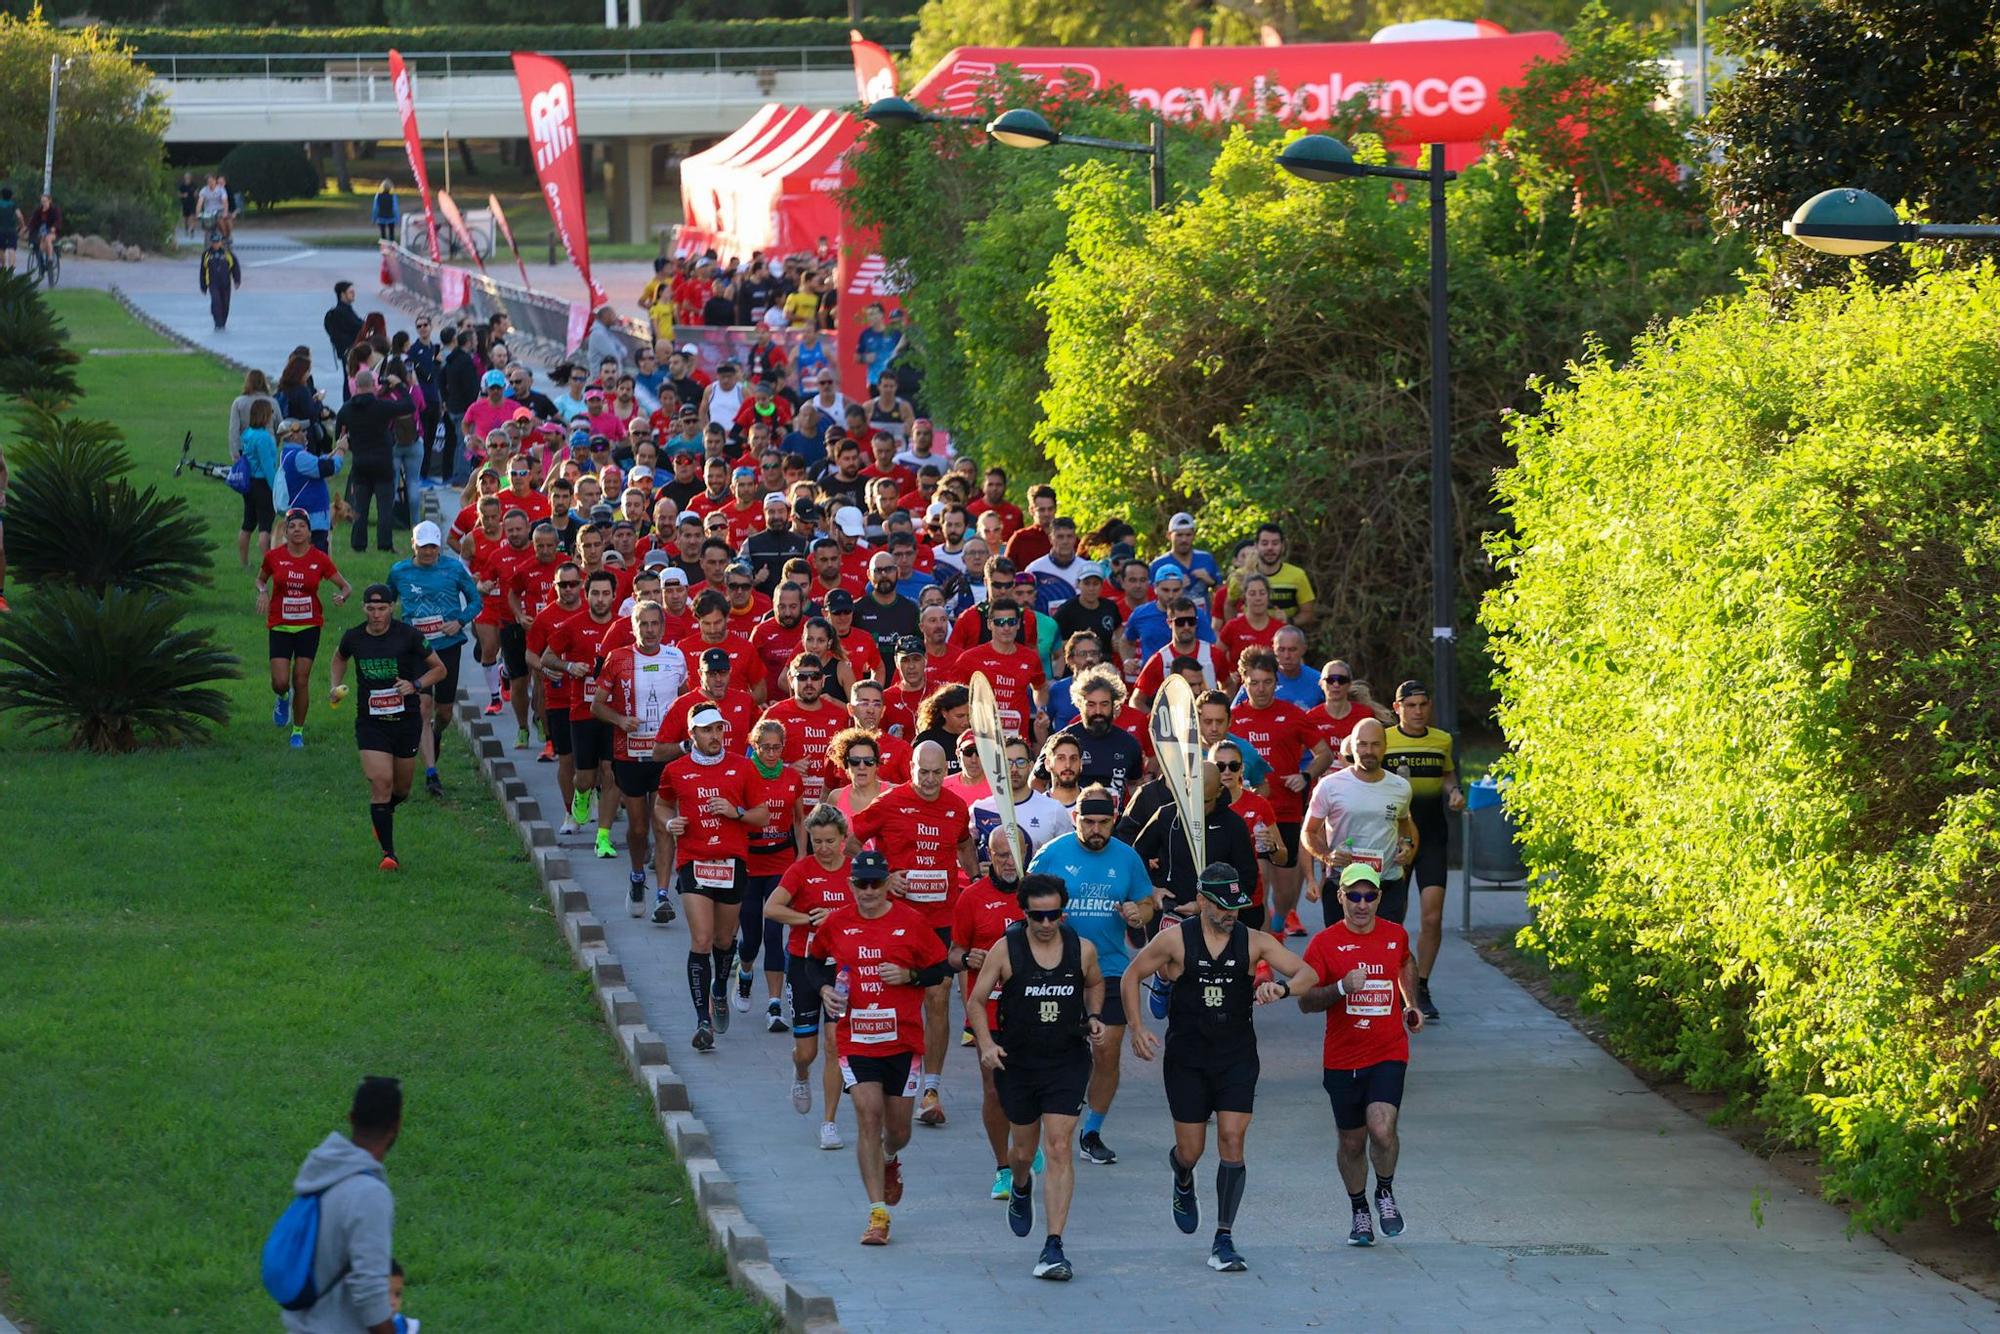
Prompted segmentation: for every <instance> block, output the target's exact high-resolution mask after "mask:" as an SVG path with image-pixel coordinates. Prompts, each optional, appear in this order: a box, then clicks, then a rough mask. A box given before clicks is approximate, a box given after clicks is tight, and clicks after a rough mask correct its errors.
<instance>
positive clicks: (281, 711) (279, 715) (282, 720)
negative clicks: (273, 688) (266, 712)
mask: <svg viewBox="0 0 2000 1334" xmlns="http://www.w3.org/2000/svg"><path fill="white" fill-rule="evenodd" d="M291 720H292V697H291V696H290V695H280V696H278V702H277V703H276V704H273V705H272V706H271V726H273V727H283V726H284V725H285V724H286V723H288V722H290V721H291Z"/></svg>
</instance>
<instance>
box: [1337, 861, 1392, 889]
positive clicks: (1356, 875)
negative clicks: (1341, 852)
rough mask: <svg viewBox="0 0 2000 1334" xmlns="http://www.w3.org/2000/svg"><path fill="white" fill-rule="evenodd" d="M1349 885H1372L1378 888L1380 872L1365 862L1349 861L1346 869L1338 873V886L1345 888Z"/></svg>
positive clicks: (1379, 885)
mask: <svg viewBox="0 0 2000 1334" xmlns="http://www.w3.org/2000/svg"><path fill="white" fill-rule="evenodd" d="M1349 885H1373V886H1375V887H1376V888H1377V889H1380V888H1381V887H1382V873H1381V872H1380V871H1378V870H1376V869H1375V868H1374V867H1372V866H1370V865H1369V864H1368V863H1367V862H1349V863H1348V864H1347V869H1346V870H1344V871H1342V872H1341V873H1340V887H1341V888H1342V889H1346V888H1347V887H1348V886H1349Z"/></svg>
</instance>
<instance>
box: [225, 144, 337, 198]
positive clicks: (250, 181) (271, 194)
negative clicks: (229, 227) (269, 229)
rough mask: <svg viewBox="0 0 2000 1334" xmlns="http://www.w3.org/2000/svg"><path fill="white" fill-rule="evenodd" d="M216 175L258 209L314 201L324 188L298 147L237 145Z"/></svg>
mask: <svg viewBox="0 0 2000 1334" xmlns="http://www.w3.org/2000/svg"><path fill="white" fill-rule="evenodd" d="M216 171H217V172H218V173H219V174H220V175H222V176H223V177H225V178H227V180H228V181H229V188H230V189H231V190H238V191H241V192H242V193H243V196H244V198H246V199H248V200H249V201H250V202H251V203H253V204H255V205H256V206H257V207H258V208H260V209H266V208H269V207H271V205H273V204H275V203H278V202H279V201H280V200H285V199H314V198H317V197H318V195H319V192H320V187H321V186H322V185H323V184H324V179H323V178H322V177H321V176H320V174H319V168H318V167H316V166H314V165H313V161H312V159H311V158H309V157H307V156H306V153H305V150H304V149H303V148H301V147H299V145H297V144H278V143H250V144H238V145H236V147H234V148H232V149H230V150H229V152H228V153H226V154H225V155H224V156H223V159H222V161H221V162H220V163H219V164H218V165H217V166H216Z"/></svg>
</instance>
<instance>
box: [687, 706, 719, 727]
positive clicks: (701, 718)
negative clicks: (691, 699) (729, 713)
mask: <svg viewBox="0 0 2000 1334" xmlns="http://www.w3.org/2000/svg"><path fill="white" fill-rule="evenodd" d="M722 721H723V718H722V711H721V710H720V709H718V708H716V707H715V706H714V705H713V704H704V705H702V706H701V707H700V708H698V709H696V710H695V711H694V712H693V713H691V714H689V715H688V726H689V727H716V726H719V725H720V724H721V723H722Z"/></svg>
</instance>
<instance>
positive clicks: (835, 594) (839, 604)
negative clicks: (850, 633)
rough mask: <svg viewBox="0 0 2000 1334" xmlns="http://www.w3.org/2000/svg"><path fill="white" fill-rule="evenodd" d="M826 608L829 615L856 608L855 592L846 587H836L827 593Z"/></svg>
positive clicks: (837, 614)
mask: <svg viewBox="0 0 2000 1334" xmlns="http://www.w3.org/2000/svg"><path fill="white" fill-rule="evenodd" d="M826 610H827V614H828V615H829V616H839V615H842V614H843V613H846V612H850V611H853V610H854V594H852V593H850V592H848V591H847V590H846V589H844V588H836V589H834V590H833V591H832V592H831V593H828V594H827V595H826Z"/></svg>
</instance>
